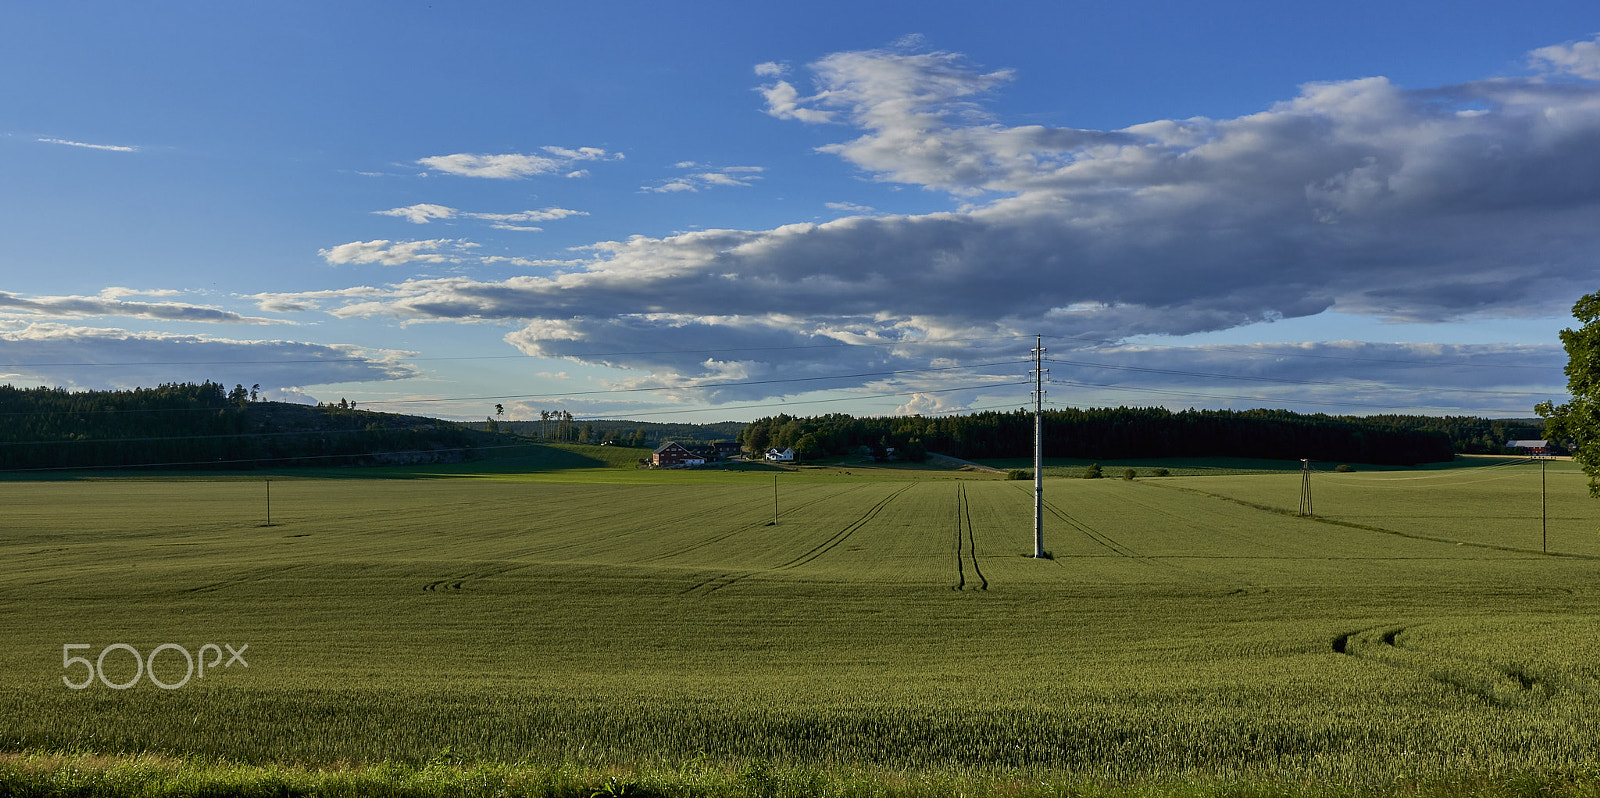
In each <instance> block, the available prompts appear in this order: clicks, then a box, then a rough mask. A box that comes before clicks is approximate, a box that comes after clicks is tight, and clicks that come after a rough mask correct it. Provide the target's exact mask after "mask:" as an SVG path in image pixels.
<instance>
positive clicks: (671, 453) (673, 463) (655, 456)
mask: <svg viewBox="0 0 1600 798" xmlns="http://www.w3.org/2000/svg"><path fill="white" fill-rule="evenodd" d="M705 464H706V459H705V458H704V457H701V456H700V455H697V454H695V453H694V452H691V451H689V450H688V449H685V448H684V447H683V446H682V445H681V444H679V443H678V442H676V441H667V442H666V443H663V444H661V445H660V446H658V447H656V450H655V451H654V452H651V453H650V465H651V466H652V467H654V468H683V467H684V466H697V465H705Z"/></svg>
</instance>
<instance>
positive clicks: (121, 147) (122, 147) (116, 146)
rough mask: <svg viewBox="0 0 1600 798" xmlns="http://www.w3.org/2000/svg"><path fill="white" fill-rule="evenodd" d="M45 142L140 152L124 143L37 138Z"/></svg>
mask: <svg viewBox="0 0 1600 798" xmlns="http://www.w3.org/2000/svg"><path fill="white" fill-rule="evenodd" d="M35 140H36V141H39V142H42V143H45V144H63V145H66V146H68V147H82V148H83V149H86V150H105V151H107V152H138V151H139V148H138V147H129V146H126V145H123V144H90V143H88V142H85V141H69V140H67V139H35Z"/></svg>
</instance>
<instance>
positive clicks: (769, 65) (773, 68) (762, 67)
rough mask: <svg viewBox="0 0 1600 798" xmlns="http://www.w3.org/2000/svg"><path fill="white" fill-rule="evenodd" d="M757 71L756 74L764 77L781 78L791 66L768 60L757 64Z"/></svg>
mask: <svg viewBox="0 0 1600 798" xmlns="http://www.w3.org/2000/svg"><path fill="white" fill-rule="evenodd" d="M755 71H756V75H758V76H760V77H763V78H781V77H783V76H784V74H785V73H787V72H788V71H789V67H787V66H785V65H783V64H780V63H778V62H776V61H768V62H766V63H763V64H756V67H755Z"/></svg>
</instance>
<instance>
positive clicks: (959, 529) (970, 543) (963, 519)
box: [951, 483, 989, 591]
mask: <svg viewBox="0 0 1600 798" xmlns="http://www.w3.org/2000/svg"><path fill="white" fill-rule="evenodd" d="M963 536H965V538H966V545H965V547H963V546H962V543H961V541H962V538H963ZM963 548H965V556H966V557H968V558H970V559H971V560H972V573H973V574H974V575H975V576H977V577H978V586H977V589H978V590H988V589H989V580H988V579H987V578H985V577H984V575H983V570H982V569H980V568H979V567H978V543H977V540H976V539H975V537H974V536H973V533H972V503H971V501H970V500H969V499H968V498H967V486H966V485H962V484H959V483H958V484H957V485H956V584H955V587H953V588H951V590H958V591H959V590H966V589H967V572H966V568H965V567H964V566H963V564H962V556H963V551H962V550H963Z"/></svg>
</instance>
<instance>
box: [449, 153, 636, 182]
mask: <svg viewBox="0 0 1600 798" xmlns="http://www.w3.org/2000/svg"><path fill="white" fill-rule="evenodd" d="M542 149H543V152H544V153H545V154H544V155H530V154H523V153H507V154H502V155H481V154H479V155H474V154H469V153H456V154H454V155H434V156H430V157H427V158H419V159H417V163H418V164H421V165H423V166H426V167H427V168H429V169H432V170H434V171H436V172H444V173H445V174H452V175H460V176H462V177H484V178H493V179H500V180H513V179H517V178H523V177H530V176H533V175H544V174H551V173H553V172H559V171H561V170H563V169H566V168H567V167H569V166H570V165H571V164H572V163H574V162H577V161H617V160H621V159H622V157H623V156H622V153H612V152H607V151H605V150H602V149H599V148H597V147H579V148H577V149H568V148H565V147H544V148H542ZM567 176H568V177H572V176H573V173H570V172H569V173H568V175H567Z"/></svg>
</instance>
